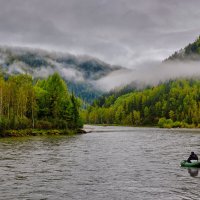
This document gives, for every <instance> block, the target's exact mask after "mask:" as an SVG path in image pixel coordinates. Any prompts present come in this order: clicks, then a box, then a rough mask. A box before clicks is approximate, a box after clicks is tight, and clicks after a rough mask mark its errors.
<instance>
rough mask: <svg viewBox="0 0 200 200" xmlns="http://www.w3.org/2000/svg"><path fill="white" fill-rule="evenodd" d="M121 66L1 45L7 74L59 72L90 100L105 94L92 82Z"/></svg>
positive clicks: (0, 66) (3, 69)
mask: <svg viewBox="0 0 200 200" xmlns="http://www.w3.org/2000/svg"><path fill="white" fill-rule="evenodd" d="M120 69H122V68H121V67H118V66H111V65H109V64H107V63H104V62H102V61H100V60H99V59H95V58H92V57H88V56H74V55H71V54H65V53H58V52H48V51H44V50H39V49H29V48H18V47H1V48H0V70H1V72H2V73H3V74H4V75H5V76H9V75H11V74H30V75H32V76H33V77H35V78H44V77H47V76H48V75H51V74H53V73H54V72H55V71H56V72H58V73H59V74H60V75H61V76H62V78H64V80H65V81H66V82H67V83H68V87H69V89H70V90H71V91H73V92H74V93H75V94H76V95H77V96H79V97H81V98H82V99H84V100H85V101H87V102H91V101H92V100H93V99H94V98H97V97H98V96H100V95H101V94H102V91H101V90H100V89H97V88H95V87H94V84H93V83H94V82H95V81H97V80H99V79H101V78H102V77H104V76H107V75H108V74H110V73H112V72H114V71H117V70H120Z"/></svg>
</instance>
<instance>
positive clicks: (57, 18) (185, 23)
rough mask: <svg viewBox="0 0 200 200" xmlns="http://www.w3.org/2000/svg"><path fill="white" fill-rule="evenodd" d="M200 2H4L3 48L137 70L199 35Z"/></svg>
mask: <svg viewBox="0 0 200 200" xmlns="http://www.w3.org/2000/svg"><path fill="white" fill-rule="evenodd" d="M199 19H200V1H199V0H0V44H2V45H15V46H16V45H17V46H30V47H34V48H35V47H40V48H44V49H48V50H56V51H64V52H69V53H73V54H86V55H91V56H94V57H97V58H99V59H102V60H104V61H106V62H108V63H110V64H117V65H122V66H124V67H133V68H134V67H135V66H137V65H138V64H141V63H143V62H147V61H151V60H154V61H155V60H157V61H162V60H163V59H164V58H166V57H167V56H169V55H170V54H171V53H173V52H174V51H175V50H178V49H180V48H182V47H184V46H185V45H187V44H188V43H189V42H193V41H194V40H195V39H196V38H197V37H198V35H199V34H200V20H199Z"/></svg>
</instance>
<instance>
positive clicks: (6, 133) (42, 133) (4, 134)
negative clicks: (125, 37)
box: [0, 129, 86, 138]
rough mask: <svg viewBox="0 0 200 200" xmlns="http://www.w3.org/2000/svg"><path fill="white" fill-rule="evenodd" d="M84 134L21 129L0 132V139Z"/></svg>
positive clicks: (55, 130)
mask: <svg viewBox="0 0 200 200" xmlns="http://www.w3.org/2000/svg"><path fill="white" fill-rule="evenodd" d="M84 133H86V132H85V131H84V130H82V129H76V130H69V129H50V130H44V129H41V130H40V129H21V130H4V131H1V132H0V138H3V137H26V136H48V135H75V134H84Z"/></svg>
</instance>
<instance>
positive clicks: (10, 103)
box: [0, 73, 82, 132]
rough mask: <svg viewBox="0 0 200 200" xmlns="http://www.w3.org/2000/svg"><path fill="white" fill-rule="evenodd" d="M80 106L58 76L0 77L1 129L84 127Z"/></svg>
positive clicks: (56, 74)
mask: <svg viewBox="0 0 200 200" xmlns="http://www.w3.org/2000/svg"><path fill="white" fill-rule="evenodd" d="M80 106H81V103H80V100H79V99H77V98H76V97H75V96H74V94H73V93H72V94H71V93H69V92H68V89H67V85H66V83H65V81H64V80H62V78H61V77H60V75H59V74H58V73H55V74H53V75H51V76H49V77H48V78H47V79H42V80H35V79H33V78H32V77H31V76H29V75H26V74H22V75H12V76H10V77H9V78H8V79H5V78H4V77H3V76H1V77H0V130H1V132H3V131H4V130H10V129H12V130H20V129H48V130H49V129H69V130H74V129H78V128H81V127H82V121H81V118H80V115H79V109H80Z"/></svg>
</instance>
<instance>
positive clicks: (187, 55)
mask: <svg viewBox="0 0 200 200" xmlns="http://www.w3.org/2000/svg"><path fill="white" fill-rule="evenodd" d="M175 60H179V61H189V60H193V61H195V60H196V61H199V60H200V36H199V37H198V38H197V39H196V40H195V41H194V42H193V43H190V44H188V45H187V46H186V47H185V48H183V49H181V50H179V51H176V52H175V53H174V54H172V55H171V56H170V57H169V58H168V59H166V61H175Z"/></svg>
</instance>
